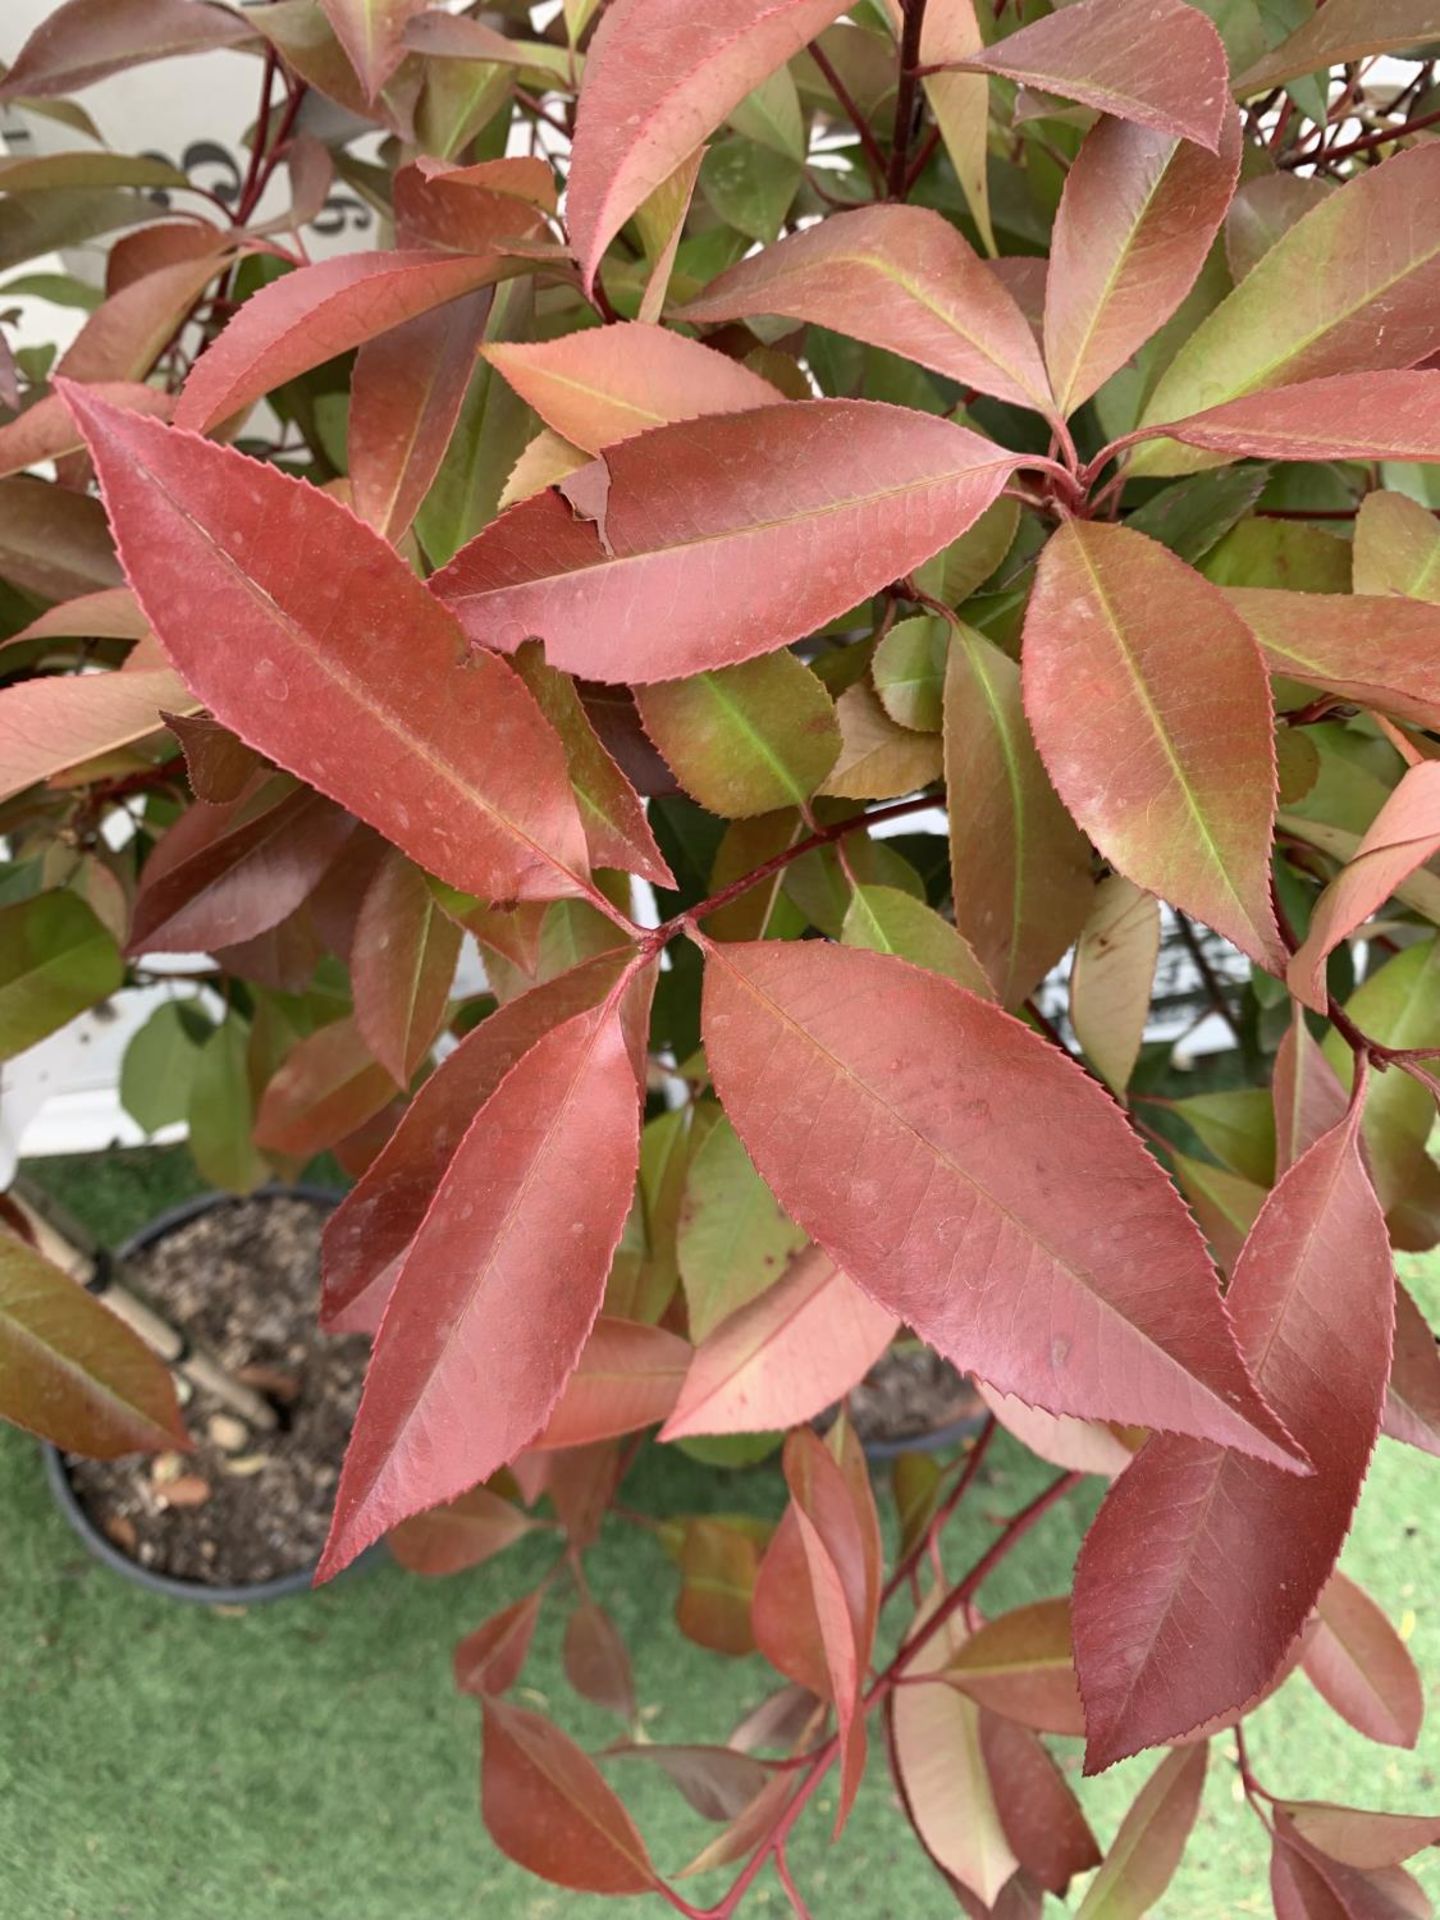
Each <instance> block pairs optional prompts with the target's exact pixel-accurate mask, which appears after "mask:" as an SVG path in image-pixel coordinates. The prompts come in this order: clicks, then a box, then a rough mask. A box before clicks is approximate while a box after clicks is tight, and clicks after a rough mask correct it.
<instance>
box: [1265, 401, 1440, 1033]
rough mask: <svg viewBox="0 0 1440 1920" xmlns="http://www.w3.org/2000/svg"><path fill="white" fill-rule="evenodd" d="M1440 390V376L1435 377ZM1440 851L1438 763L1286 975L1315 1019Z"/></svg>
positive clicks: (1391, 805)
mask: <svg viewBox="0 0 1440 1920" xmlns="http://www.w3.org/2000/svg"><path fill="white" fill-rule="evenodd" d="M1435 379H1436V384H1437V386H1440V374H1437V375H1436V376H1435ZM1437 848H1440V761H1435V760H1427V761H1423V762H1422V763H1421V764H1420V765H1419V766H1418V767H1410V768H1408V769H1407V771H1406V772H1405V774H1404V776H1403V778H1402V779H1401V781H1400V784H1399V785H1398V786H1397V787H1396V788H1395V790H1394V792H1393V793H1391V794H1390V796H1389V798H1388V799H1387V800H1386V802H1385V804H1384V806H1382V807H1381V809H1380V811H1379V813H1377V814H1376V816H1375V818H1374V820H1373V821H1371V823H1370V825H1369V826H1368V827H1367V828H1366V830H1365V836H1364V838H1363V839H1362V840H1361V842H1360V844H1359V846H1358V847H1357V848H1356V849H1355V852H1354V855H1353V856H1352V858H1351V859H1350V860H1349V862H1348V863H1347V864H1346V865H1345V866H1344V867H1343V868H1342V869H1341V871H1340V872H1339V873H1338V874H1337V875H1336V877H1335V878H1334V879H1333V880H1332V881H1331V882H1330V884H1329V886H1328V887H1326V889H1325V891H1324V892H1323V893H1322V894H1321V896H1320V898H1319V900H1318V901H1317V902H1316V904H1315V911H1314V913H1313V914H1312V916H1311V920H1310V930H1309V933H1308V934H1307V935H1306V938H1305V943H1304V945H1303V946H1302V947H1301V948H1300V949H1299V951H1298V952H1297V953H1296V954H1295V955H1294V957H1293V958H1292V959H1291V961H1290V965H1289V966H1288V968H1287V969H1286V978H1287V980H1288V981H1289V983H1290V990H1291V992H1292V993H1293V994H1295V995H1296V997H1297V998H1298V999H1300V1000H1303V1001H1304V1003H1305V1005H1306V1006H1308V1007H1313V1008H1314V1010H1315V1012H1316V1013H1324V1012H1325V1011H1326V1009H1327V1007H1328V1005H1329V990H1328V988H1327V987H1326V984H1325V962H1326V961H1327V960H1328V959H1329V957H1330V955H1331V953H1333V952H1334V950H1335V948H1336V947H1338V946H1339V944H1340V942H1341V941H1342V940H1345V939H1347V938H1348V937H1349V936H1350V935H1351V934H1352V933H1354V931H1355V929H1356V928H1357V927H1358V926H1360V925H1361V923H1362V922H1363V921H1365V920H1368V919H1369V918H1370V916H1371V914H1372V913H1374V912H1375V910H1376V909H1377V908H1378V907H1381V906H1383V905H1384V904H1385V902H1386V901H1387V900H1388V899H1389V898H1390V896H1391V894H1392V893H1394V891H1395V889H1396V888H1397V887H1398V886H1400V885H1401V884H1402V883H1403V882H1404V881H1406V880H1407V879H1409V877H1410V875H1411V874H1412V873H1414V871H1415V869H1416V868H1417V867H1423V866H1424V865H1425V864H1426V862H1427V861H1428V860H1429V859H1430V857H1431V855H1432V854H1434V853H1435V851H1436V850H1437Z"/></svg>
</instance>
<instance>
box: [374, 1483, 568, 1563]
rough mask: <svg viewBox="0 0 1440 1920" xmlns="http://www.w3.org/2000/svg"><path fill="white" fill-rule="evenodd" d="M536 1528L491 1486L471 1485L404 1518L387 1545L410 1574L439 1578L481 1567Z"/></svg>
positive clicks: (534, 1524) (532, 1522)
mask: <svg viewBox="0 0 1440 1920" xmlns="http://www.w3.org/2000/svg"><path fill="white" fill-rule="evenodd" d="M535 1526H536V1522H535V1521H533V1520H530V1519H527V1517H526V1516H525V1515H524V1514H523V1513H521V1512H520V1510H519V1508H518V1507H516V1506H514V1505H513V1504H512V1503H511V1502H510V1501H509V1500H503V1499H502V1498H501V1497H500V1495H499V1494H498V1493H492V1492H491V1490H490V1488H489V1487H471V1489H470V1491H469V1492H468V1493H462V1494H461V1496H460V1498H459V1499H458V1500H452V1501H451V1502H450V1503H449V1505H448V1506H443V1507H432V1508H431V1510H430V1512H429V1513H417V1514H416V1515H415V1516H414V1518H413V1519H410V1520H402V1521H401V1523H400V1525H399V1526H398V1527H396V1528H394V1530H393V1531H392V1532H391V1533H390V1535H389V1537H388V1539H387V1540H386V1545H387V1546H388V1547H389V1549H390V1551H391V1553H393V1554H394V1556H395V1558H396V1559H397V1560H398V1561H399V1562H400V1564H401V1566H402V1567H404V1568H405V1569H406V1570H407V1571H408V1572H410V1573H423V1574H427V1575H429V1576H430V1577H432V1578H438V1577H439V1576H440V1575H442V1574H447V1573H463V1572H465V1570H466V1569H467V1568H469V1567H479V1566H483V1565H484V1564H485V1562H486V1561H487V1560H491V1559H493V1558H494V1556H495V1555H496V1554H497V1553H503V1552H504V1550H505V1549H506V1547H508V1546H510V1545H512V1544H513V1542H515V1541H516V1540H518V1539H520V1538H521V1536H522V1535H523V1534H527V1533H533V1532H534V1530H535Z"/></svg>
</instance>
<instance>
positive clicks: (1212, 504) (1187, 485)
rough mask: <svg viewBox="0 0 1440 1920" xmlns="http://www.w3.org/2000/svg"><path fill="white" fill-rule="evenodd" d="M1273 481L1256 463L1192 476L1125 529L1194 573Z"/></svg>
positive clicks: (1139, 510)
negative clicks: (1156, 544)
mask: <svg viewBox="0 0 1440 1920" xmlns="http://www.w3.org/2000/svg"><path fill="white" fill-rule="evenodd" d="M1269 477H1270V469H1269V468H1268V467H1263V466H1260V465H1259V464H1258V463H1255V462H1251V463H1249V464H1247V465H1245V466H1240V467H1216V468H1214V469H1213V470H1212V471H1210V472H1208V473H1195V474H1191V476H1190V477H1189V479H1188V480H1177V481H1176V483H1175V484H1174V486H1171V487H1165V488H1163V489H1162V490H1161V491H1160V492H1159V493H1157V494H1155V495H1154V496H1153V498H1151V499H1149V500H1147V501H1146V502H1145V503H1144V505H1143V506H1140V507H1137V508H1136V509H1135V511H1134V513H1132V514H1130V515H1129V517H1128V518H1127V520H1126V522H1125V524H1126V526H1127V527H1130V528H1131V529H1132V530H1133V531H1134V532H1136V533H1148V534H1149V536H1150V538H1151V539H1152V540H1158V541H1159V542H1160V544H1161V545H1162V546H1166V547H1169V549H1170V551H1171V552H1172V553H1178V554H1179V556H1180V558H1181V559H1182V560H1188V561H1189V562H1190V564H1191V566H1192V567H1193V566H1194V565H1196V564H1197V562H1199V561H1201V560H1203V559H1204V558H1205V555H1206V554H1207V553H1209V551H1210V549H1211V548H1212V547H1214V546H1216V545H1218V543H1219V542H1220V541H1222V540H1223V539H1224V538H1225V536H1226V534H1227V533H1229V531H1230V529H1231V528H1232V527H1233V526H1234V525H1235V523H1236V521H1237V520H1240V519H1241V518H1242V517H1243V516H1244V515H1245V514H1247V513H1248V512H1249V511H1250V509H1251V508H1252V507H1253V506H1254V505H1255V502H1256V501H1257V500H1258V499H1259V498H1260V495H1261V494H1262V493H1263V492H1264V491H1265V483H1266V481H1267V480H1268V479H1269Z"/></svg>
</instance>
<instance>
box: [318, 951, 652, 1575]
mask: <svg viewBox="0 0 1440 1920" xmlns="http://www.w3.org/2000/svg"><path fill="white" fill-rule="evenodd" d="M624 991H628V990H622V989H619V988H617V989H616V990H615V991H614V992H612V994H611V996H610V998H609V999H608V1000H607V1001H606V1002H605V1003H604V1004H602V1005H601V1006H600V1007H598V1008H596V1009H594V1010H593V1011H591V1012H588V1013H580V1014H576V1015H574V1016H572V1017H571V1018H570V1019H569V1020H567V1021H566V1022H565V1023H564V1025H563V1026H559V1027H556V1028H555V1029H553V1031H551V1032H550V1033H547V1034H546V1035H545V1036H544V1037H543V1038H542V1039H540V1040H538V1041H537V1042H536V1044H535V1045H534V1046H533V1047H532V1048H531V1050H530V1051H529V1052H528V1053H527V1054H526V1055H525V1056H524V1057H523V1059H522V1060H521V1061H520V1063H519V1064H518V1065H517V1066H516V1067H515V1069H514V1070H513V1071H512V1072H511V1073H510V1074H509V1075H508V1076H507V1077H506V1078H505V1079H504V1080H503V1081H502V1082H501V1083H500V1085H499V1087H498V1088H497V1089H496V1091H495V1092H494V1093H493V1094H491V1096H490V1098H489V1100H487V1102H486V1103H485V1105H484V1106H483V1107H482V1108H481V1109H480V1111H479V1113H478V1114H477V1115H476V1117H475V1119H474V1121H473V1123H472V1124H471V1126H470V1128H469V1130H468V1132H467V1133H466V1134H465V1137H464V1139H463V1140H462V1141H461V1143H460V1146H459V1148H458V1150H457V1151H456V1154H455V1157H454V1159H453V1160H452V1161H451V1163H450V1165H449V1167H448V1168H447V1170H446V1173H445V1176H444V1178H443V1179H442V1181H441V1182H440V1185H439V1187H438V1189H437V1191H436V1193H435V1198H434V1201H433V1202H432V1204H431V1207H430V1210H429V1212H428V1213H427V1214H426V1216H425V1220H424V1224H423V1226H422V1227H421V1229H420V1231H419V1233H418V1234H417V1235H416V1236H415V1240H414V1243H413V1245H412V1247H411V1249H410V1253H409V1256H408V1258H407V1259H406V1261H405V1264H404V1266H403V1268H402V1269H401V1272H400V1275H399V1278H398V1279H397V1281H396V1284H395V1289H394V1292H393V1293H392V1295H391V1297H390V1300H389V1302H388V1304H387V1306H386V1309H385V1317H384V1319H383V1320H382V1322H381V1324H380V1332H379V1335H378V1336H377V1338H376V1342H375V1351H374V1354H373V1356H372V1358H371V1362H370V1367H369V1371H368V1372H367V1374H366V1380H365V1392H364V1395H363V1397H362V1399H361V1402H360V1412H359V1414H358V1416H357V1418H356V1422H355V1431H354V1434H353V1436H352V1438H351V1441H350V1446H349V1449H348V1451H347V1453H346V1456H345V1465H344V1468H343V1470H342V1472H341V1476H340V1487H339V1491H338V1493H337V1495H336V1503H335V1519H334V1522H333V1525H332V1528H331V1534H330V1540H329V1542H328V1544H327V1546H326V1549H325V1554H324V1557H323V1559H322V1561H321V1564H320V1571H319V1575H318V1577H319V1578H320V1579H328V1578H330V1576H331V1575H333V1574H335V1573H338V1572H339V1570H340V1569H341V1567H343V1566H345V1565H346V1564H347V1562H349V1561H350V1560H352V1559H353V1558H354V1557H355V1555H356V1554H357V1553H359V1552H361V1551H362V1549H363V1548H365V1547H366V1546H367V1545H368V1544H369V1543H370V1541H371V1540H373V1539H374V1538H375V1537H376V1536H377V1534H380V1533H383V1532H385V1531H387V1530H388V1528H390V1527H392V1526H394V1525H396V1523H397V1522H399V1521H400V1520H403V1519H405V1518H407V1517H408V1515H410V1514H412V1513H417V1512H420V1511H422V1510H423V1509H424V1508H426V1507H430V1506H434V1505H436V1504H437V1503H438V1502H440V1501H443V1500H448V1499H453V1498H454V1496H455V1495H456V1494H458V1493H460V1492H461V1491H463V1489H464V1488H466V1487H468V1486H472V1485H474V1484H475V1483H476V1482H477V1481H480V1480H484V1479H487V1478H488V1477H489V1475H490V1474H492V1473H494V1472H495V1471H496V1469H497V1468H499V1467H502V1466H504V1465H506V1463H507V1462H508V1461H510V1460H511V1459H513V1458H514V1456H515V1455H516V1454H517V1453H519V1452H520V1450H521V1448H522V1447H524V1446H526V1445H527V1444H528V1443H529V1441H530V1440H532V1439H533V1438H534V1436H535V1434H536V1433H537V1432H538V1431H539V1430H540V1429H541V1428H542V1427H543V1426H544V1424H545V1421H546V1419H547V1418H548V1416H549V1414H550V1412H551V1410H552V1409H553V1408H554V1406H555V1403H556V1401H557V1400H558V1399H559V1397H560V1392H561V1389H562V1388H563V1387H564V1385H565V1381H566V1379H567V1378H568V1377H569V1375H570V1374H571V1372H572V1371H573V1370H574V1367H575V1363H576V1361H577V1360H578V1358H579V1356H580V1350H581V1348H582V1347H583V1346H584V1344H585V1340H586V1337H587V1335H588V1334H589V1332H590V1329H591V1327H592V1326H593V1324H594V1322H595V1317H596V1315H597V1314H598V1313H599V1310H600V1301H601V1297H602V1295H603V1293H604V1290H605V1276H606V1274H607V1273H608V1272H609V1270H610V1261H611V1257H612V1255H613V1254H614V1251H615V1246H616V1243H617V1242H618V1240H619V1238H620V1233H621V1229H622V1228H623V1227H624V1224H625V1215H626V1214H627V1213H628V1211H629V1208H630V1200H631V1195H632V1192H633V1190H634V1184H635V1167H636V1161H637V1158H638V1154H639V1111H638V1110H639V1098H638V1089H637V1086H636V1076H635V1063H634V1060H633V1059H632V1057H631V1054H630V1050H629V1045H628V1042H627V1035H626V1025H625V1021H624V1019H623V1018H622V1011H621V1006H620V1004H619V1001H620V998H621V997H622V994H623V992H624Z"/></svg>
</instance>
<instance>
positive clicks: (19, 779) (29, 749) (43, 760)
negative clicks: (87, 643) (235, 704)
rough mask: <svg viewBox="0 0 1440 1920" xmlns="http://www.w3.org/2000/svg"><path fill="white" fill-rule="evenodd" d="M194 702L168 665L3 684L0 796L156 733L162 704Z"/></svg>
mask: <svg viewBox="0 0 1440 1920" xmlns="http://www.w3.org/2000/svg"><path fill="white" fill-rule="evenodd" d="M37 624H38V623H37ZM198 704H199V702H198V701H195V700H192V699H191V696H190V691H189V689H188V688H187V687H186V685H185V682H184V681H183V680H182V679H181V678H180V676H179V675H178V674H175V673H171V672H170V671H169V669H168V668H166V669H165V670H164V671H162V672H159V673H145V672H141V671H139V670H138V669H137V670H135V671H133V672H126V673H84V674H66V675H64V676H56V677H53V678H49V679H42V680H26V681H23V682H22V683H21V684H20V685H19V686H13V687H6V688H5V689H4V690H3V691H0V799H6V798H8V797H9V796H10V795H11V794H12V793H19V792H20V791H21V790H22V789H23V788H25V787H29V786H33V785H34V783H35V782H36V781H37V780H48V779H49V778H50V776H51V775H52V774H56V773H62V772H63V771H64V770H65V768H66V767H73V766H75V765H76V764H77V763H79V762H80V761H82V760H89V759H91V758H93V757H94V756H95V755H96V754H101V753H111V752H113V751H114V750H115V748H117V747H125V746H128V745H129V744H130V743H131V741H132V740H143V739H144V738H145V736H146V735H147V734H150V733H155V732H158V730H159V729H160V728H161V727H162V726H163V725H164V724H165V723H164V721H163V719H162V718H161V710H162V708H163V709H166V710H173V709H175V708H180V709H182V710H183V709H184V708H186V707H190V708H194V707H195V706H198Z"/></svg>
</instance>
